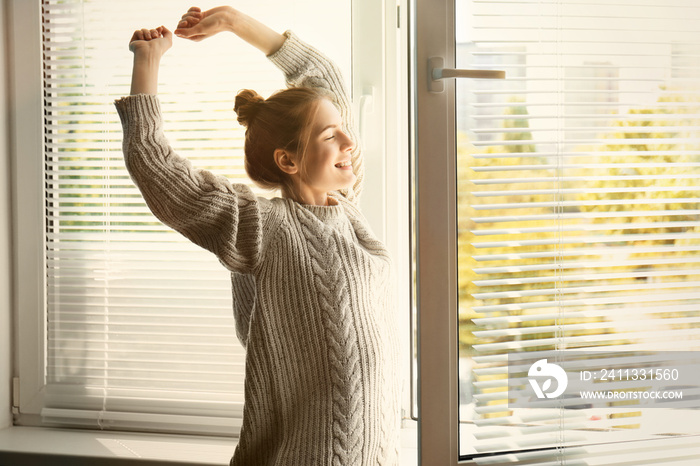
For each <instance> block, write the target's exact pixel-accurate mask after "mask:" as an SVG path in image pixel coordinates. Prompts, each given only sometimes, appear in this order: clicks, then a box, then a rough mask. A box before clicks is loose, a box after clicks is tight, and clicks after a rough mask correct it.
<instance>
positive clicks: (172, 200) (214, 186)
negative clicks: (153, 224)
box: [115, 94, 268, 273]
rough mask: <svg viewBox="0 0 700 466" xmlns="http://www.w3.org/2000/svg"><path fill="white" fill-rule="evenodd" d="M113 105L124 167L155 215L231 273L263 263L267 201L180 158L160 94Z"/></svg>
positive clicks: (136, 97)
mask: <svg viewBox="0 0 700 466" xmlns="http://www.w3.org/2000/svg"><path fill="white" fill-rule="evenodd" d="M115 106H116V108H117V112H118V113H119V117H120V119H121V122H122V128H123V131H124V140H123V147H122V148H123V152H124V161H125V163H126V168H127V170H128V171H129V174H130V175H131V178H132V180H133V181H134V183H135V184H136V186H137V187H138V188H139V190H140V191H141V194H142V195H143V197H144V199H145V201H146V204H147V205H148V207H149V208H150V210H151V212H153V214H154V215H155V216H156V217H157V218H158V219H159V220H160V221H161V222H163V223H164V224H166V225H167V226H169V227H171V228H173V229H174V230H176V231H178V232H180V233H182V234H183V235H184V236H185V237H187V238H188V239H189V240H191V241H192V242H194V243H195V244H197V245H199V246H201V247H203V248H205V249H207V250H209V251H211V252H213V253H214V254H216V256H217V257H218V258H219V261H221V263H222V264H223V265H224V266H225V267H226V268H227V269H229V270H231V271H237V272H241V273H250V271H252V270H253V269H254V268H255V267H256V265H257V263H258V262H259V260H260V252H261V251H260V249H261V244H262V225H263V223H264V221H265V218H264V217H265V216H266V212H267V211H268V209H266V207H267V203H266V200H265V199H259V198H258V197H257V196H255V195H254V194H253V192H252V191H251V189H250V188H249V187H248V186H246V185H232V184H231V183H230V182H229V181H228V180H227V179H226V178H225V177H223V176H216V175H214V174H213V173H211V172H209V171H207V170H200V169H196V168H193V167H192V165H191V163H190V161H189V160H187V159H186V158H184V157H181V156H179V155H178V154H176V153H175V152H174V151H173V149H172V147H170V144H169V143H168V141H167V139H166V138H165V135H164V134H163V119H162V114H161V109H160V101H159V100H158V98H157V97H156V96H154V95H144V94H140V95H134V96H128V97H124V98H121V99H119V100H117V101H115Z"/></svg>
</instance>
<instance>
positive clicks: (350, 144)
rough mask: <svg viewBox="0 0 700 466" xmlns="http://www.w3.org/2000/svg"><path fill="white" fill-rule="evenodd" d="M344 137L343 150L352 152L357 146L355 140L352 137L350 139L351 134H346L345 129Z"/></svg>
mask: <svg viewBox="0 0 700 466" xmlns="http://www.w3.org/2000/svg"><path fill="white" fill-rule="evenodd" d="M343 138H344V139H345V140H344V141H343V144H342V146H341V148H342V150H343V151H347V152H350V151H351V150H353V149H354V148H355V141H353V140H352V139H350V136H348V135H347V134H345V132H344V131H343Z"/></svg>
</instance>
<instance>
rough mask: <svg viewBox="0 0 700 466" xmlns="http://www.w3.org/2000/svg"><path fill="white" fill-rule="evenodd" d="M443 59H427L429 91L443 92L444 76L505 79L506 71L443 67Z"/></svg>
mask: <svg viewBox="0 0 700 466" xmlns="http://www.w3.org/2000/svg"><path fill="white" fill-rule="evenodd" d="M444 66H445V59H444V58H442V57H431V58H429V59H428V90H429V91H430V92H443V91H444V90H445V83H444V82H443V81H442V79H446V78H475V79H505V78H506V72H505V71H500V70H460V69H455V68H444Z"/></svg>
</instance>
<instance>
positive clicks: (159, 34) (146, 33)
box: [129, 26, 173, 58]
mask: <svg viewBox="0 0 700 466" xmlns="http://www.w3.org/2000/svg"><path fill="white" fill-rule="evenodd" d="M172 45H173V34H172V32H170V31H169V30H168V28H166V27H165V26H160V27H158V28H156V29H146V28H144V29H140V30H138V31H135V32H134V35H133V36H131V40H130V41H129V50H131V51H132V52H134V54H135V55H137V54H142V53H151V52H152V53H154V54H155V55H156V57H158V58H160V57H162V56H163V54H165V52H167V51H168V49H169V48H170V47H172Z"/></svg>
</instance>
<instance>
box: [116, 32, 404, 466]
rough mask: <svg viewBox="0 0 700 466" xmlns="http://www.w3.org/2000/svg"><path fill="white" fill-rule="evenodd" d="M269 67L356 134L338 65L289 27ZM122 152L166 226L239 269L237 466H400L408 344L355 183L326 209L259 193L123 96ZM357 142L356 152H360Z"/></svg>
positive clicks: (148, 99) (141, 103) (156, 110)
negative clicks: (189, 156)
mask: <svg viewBox="0 0 700 466" xmlns="http://www.w3.org/2000/svg"><path fill="white" fill-rule="evenodd" d="M285 35H286V37H287V39H286V41H285V42H284V45H283V46H282V48H281V49H280V50H279V51H278V52H276V53H275V54H273V55H271V56H270V57H269V59H270V60H271V61H272V62H273V63H274V64H275V65H277V66H278V67H279V68H280V69H281V70H282V71H283V72H284V73H285V77H286V80H287V83H288V85H290V86H320V87H324V88H325V89H327V90H329V91H330V92H331V93H332V94H333V95H335V96H336V104H337V105H338V107H339V111H340V113H341V115H342V116H343V119H344V125H345V128H344V130H345V131H347V132H348V134H350V135H351V137H353V138H355V135H354V132H353V131H352V127H353V122H352V114H351V112H350V101H349V98H348V96H347V93H346V92H345V88H344V86H343V83H342V79H341V76H340V73H339V72H338V69H337V67H336V66H335V65H334V64H333V63H332V62H331V61H330V60H328V59H327V58H326V57H324V56H323V55H322V54H321V53H319V52H318V51H317V50H316V49H314V48H312V47H310V46H309V45H307V44H305V43H304V42H302V41H300V40H299V39H298V38H297V37H296V36H295V35H294V34H293V33H292V32H290V31H287V32H285ZM116 107H117V111H118V112H119V116H120V118H121V120H122V126H123V129H124V143H123V149H124V158H125V162H126V166H127V168H128V170H129V173H130V174H131V176H132V179H133V180H134V182H135V183H136V185H137V186H138V188H139V189H140V190H141V193H142V194H143V197H144V199H145V200H146V203H147V204H148V206H149V208H150V209H151V210H152V211H153V213H154V214H155V215H156V217H158V218H159V219H160V220H161V221H162V222H164V223H165V224H167V225H169V226H170V227H172V228H174V229H175V230H177V231H179V232H181V233H182V234H183V235H185V236H186V237H187V238H189V239H190V240H192V241H193V242H195V243H196V244H198V245H200V246H202V247H203V248H206V249H207V250H209V251H211V252H213V253H214V254H216V256H217V257H218V259H219V261H220V262H221V263H222V264H223V265H224V266H225V267H226V268H227V269H228V270H230V271H231V284H232V289H233V307H234V316H235V319H236V334H237V336H238V338H239V339H240V340H241V342H242V344H243V345H244V346H245V347H246V376H245V383H244V386H245V404H244V407H243V423H242V428H241V432H240V438H239V442H238V446H237V448H236V450H235V452H234V455H233V458H232V459H231V464H232V465H234V466H258V465H260V466H273V465H274V466H289V465H300V466H316V465H321V466H356V465H380V466H396V465H398V464H399V459H398V446H399V426H400V413H399V400H400V394H399V380H398V338H397V325H396V320H395V314H394V312H395V310H394V307H393V304H394V300H393V295H392V290H393V286H392V280H393V276H392V271H391V261H390V259H389V255H388V253H387V250H386V248H385V247H384V245H383V244H382V243H381V242H380V241H378V240H377V239H376V237H375V236H374V235H373V233H372V232H371V229H370V228H369V226H368V225H367V221H366V220H365V218H364V217H363V216H362V214H361V212H360V211H359V208H358V205H357V200H358V196H359V195H360V193H361V190H362V181H363V176H362V175H363V163H362V156H361V152H360V150H359V149H358V148H356V149H355V151H354V152H353V153H352V164H353V170H354V171H355V174H356V175H357V182H356V183H355V184H354V186H352V187H351V188H349V189H347V190H341V191H334V192H332V193H329V196H330V197H331V199H332V200H333V201H334V205H330V206H312V205H303V204H299V203H298V202H295V201H293V200H291V199H282V198H274V199H271V200H267V199H264V198H258V197H257V196H255V195H254V194H253V192H252V191H251V190H250V189H249V188H248V187H247V186H245V185H240V184H236V185H232V184H231V183H230V182H229V181H228V180H226V179H225V178H223V177H219V176H215V175H214V174H212V173H211V172H208V171H206V170H198V169H196V168H194V167H192V166H191V164H190V163H189V161H187V160H186V159H184V158H182V157H180V156H178V155H177V154H176V153H175V152H174V151H173V150H172V148H171V147H170V145H169V144H168V142H167V140H166V138H165V136H164V134H163V128H162V126H163V124H162V116H161V109H160V104H159V101H158V98H157V97H155V96H148V95H137V96H129V97H125V98H123V99H120V100H118V101H117V102H116ZM358 147H359V144H358Z"/></svg>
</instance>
